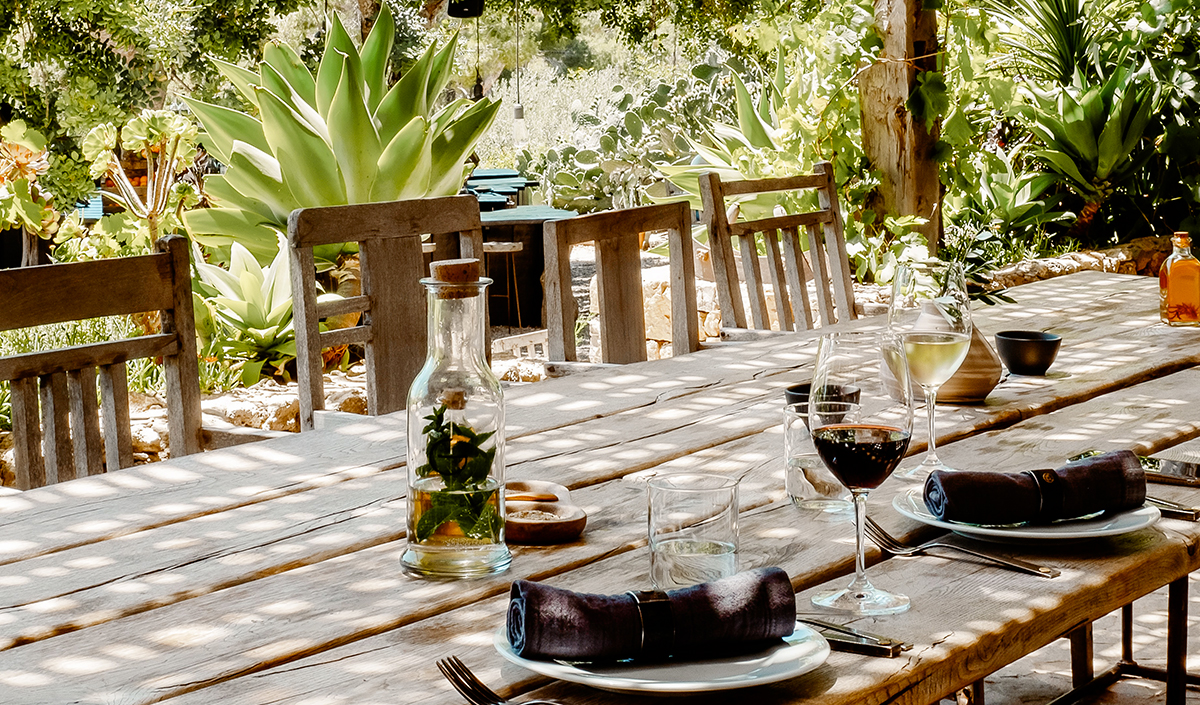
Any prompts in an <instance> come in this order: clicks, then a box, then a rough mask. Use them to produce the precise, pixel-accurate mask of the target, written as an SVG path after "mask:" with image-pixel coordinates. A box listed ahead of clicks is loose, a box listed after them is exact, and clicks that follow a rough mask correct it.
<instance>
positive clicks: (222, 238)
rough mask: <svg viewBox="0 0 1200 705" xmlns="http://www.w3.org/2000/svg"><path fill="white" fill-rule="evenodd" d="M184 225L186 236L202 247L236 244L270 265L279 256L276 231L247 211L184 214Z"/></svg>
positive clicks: (208, 211) (205, 211) (203, 209)
mask: <svg viewBox="0 0 1200 705" xmlns="http://www.w3.org/2000/svg"><path fill="white" fill-rule="evenodd" d="M183 222H184V225H185V226H186V227H187V229H188V233H189V234H190V235H191V236H192V238H193V239H195V240H196V242H199V243H200V244H201V245H205V246H208V247H228V246H229V245H230V244H231V243H233V242H238V243H240V244H242V245H244V246H245V247H246V249H248V250H249V251H250V253H251V254H253V255H254V258H255V259H257V260H258V261H260V262H270V261H271V260H272V259H273V258H274V257H275V255H276V254H278V253H279V241H278V239H277V235H278V232H279V231H278V230H276V229H274V228H272V227H270V226H269V225H267V224H266V223H265V222H264V221H263V219H262V218H261V217H260V216H258V215H256V214H254V213H252V212H249V211H245V210H239V209H233V208H199V209H196V210H191V211H187V212H185V213H184V214H183Z"/></svg>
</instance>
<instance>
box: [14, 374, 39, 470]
mask: <svg viewBox="0 0 1200 705" xmlns="http://www.w3.org/2000/svg"><path fill="white" fill-rule="evenodd" d="M11 384H12V386H11V387H10V390H9V391H10V395H11V400H12V431H13V460H14V461H15V462H16V466H17V467H16V470H17V489H19V490H28V489H31V488H34V487H41V486H43V485H45V484H46V463H45V459H44V458H43V457H42V421H41V412H40V411H39V410H38V388H37V378H36V377H24V378H21V379H14V380H12V382H11Z"/></svg>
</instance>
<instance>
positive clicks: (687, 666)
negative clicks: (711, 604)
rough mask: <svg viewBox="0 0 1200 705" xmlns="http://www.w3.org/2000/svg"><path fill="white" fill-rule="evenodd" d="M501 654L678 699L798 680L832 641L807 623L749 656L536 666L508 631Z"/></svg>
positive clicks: (499, 635) (613, 686)
mask: <svg viewBox="0 0 1200 705" xmlns="http://www.w3.org/2000/svg"><path fill="white" fill-rule="evenodd" d="M493 643H494V644H495V646H496V651H499V652H500V655H501V656H503V657H504V658H506V659H508V660H509V661H512V662H513V663H515V664H517V665H518V666H523V667H525V668H528V669H529V670H531V671H534V672H536V673H540V674H542V675H543V676H550V677H551V678H558V679H559V680H564V681H570V682H572V683H582V684H583V685H590V686H592V687H593V688H599V689H600V690H609V691H613V692H616V693H643V694H650V695H654V694H662V695H678V694H683V693H704V692H708V691H714V690H732V689H734V688H748V687H750V686H752V685H764V684H767V683H776V682H778V681H782V680H787V679H789V678H795V677H796V676H799V675H802V674H805V673H808V672H809V671H811V670H813V669H814V668H816V667H817V666H820V665H821V664H823V663H825V659H826V658H828V657H829V642H827V641H825V637H823V636H821V635H820V634H818V633H817V632H815V631H813V630H812V629H809V628H808V627H806V626H804V625H803V624H797V625H796V631H795V632H793V633H792V635H791V636H789V637H786V638H785V639H784V640H783V643H780V644H778V645H776V646H772V647H770V648H768V649H766V650H764V651H759V652H758V653H754V654H747V655H744V656H730V657H728V658H712V659H704V660H702V661H667V662H665V663H644V664H638V663H606V664H590V663H576V664H569V663H562V662H560V661H535V660H532V659H525V658H521V657H520V656H517V655H516V654H515V653H513V650H512V647H511V646H510V645H509V643H508V634H507V632H506V631H505V630H504V629H501V630H499V631H497V632H496V635H495V637H494V638H493Z"/></svg>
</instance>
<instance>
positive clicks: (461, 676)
mask: <svg viewBox="0 0 1200 705" xmlns="http://www.w3.org/2000/svg"><path fill="white" fill-rule="evenodd" d="M437 667H438V670H439V671H441V672H442V675H443V676H445V677H446V680H448V681H450V685H452V686H454V689H455V690H457V691H458V693H459V695H461V696H463V697H464V698H466V699H467V702H468V703H471V705H515V703H510V702H509V701H508V700H505V699H504V698H502V697H500V695H499V694H498V693H497V692H496V691H494V690H492V689H491V688H489V687H487V686H486V685H485V684H484V682H483V681H481V680H479V678H478V677H477V676H476V675H475V674H474V673H472V672H471V669H469V668H467V664H465V663H463V662H462V661H461V660H459V658H458V657H457V656H451V657H450V658H444V659H439V660H438V662H437ZM521 705H562V704H561V703H558V702H555V701H554V700H526V701H525V702H523V703H521Z"/></svg>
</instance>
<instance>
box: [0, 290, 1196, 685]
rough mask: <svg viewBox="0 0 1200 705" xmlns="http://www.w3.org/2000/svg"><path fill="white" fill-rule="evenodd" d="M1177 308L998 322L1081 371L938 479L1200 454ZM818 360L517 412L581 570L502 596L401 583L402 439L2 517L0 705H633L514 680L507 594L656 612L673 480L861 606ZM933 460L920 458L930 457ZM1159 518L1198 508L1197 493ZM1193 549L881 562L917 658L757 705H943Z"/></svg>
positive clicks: (1089, 549) (54, 495)
mask: <svg viewBox="0 0 1200 705" xmlns="http://www.w3.org/2000/svg"><path fill="white" fill-rule="evenodd" d="M1156 286H1157V281H1156V280H1154V279H1151V278H1144V277H1128V276H1122V275H1113V274H1100V273H1085V274H1078V275H1072V276H1069V277H1062V278H1059V279H1053V280H1047V281H1043V282H1038V283H1036V284H1031V285H1027V286H1024V287H1020V288H1018V289H1015V290H1013V291H1012V292H1011V293H1012V294H1013V296H1014V298H1016V299H1017V300H1018V302H1019V303H1018V304H1017V305H1004V306H997V307H990V308H983V309H980V310H978V311H977V313H976V323H977V325H978V326H979V327H980V328H981V329H982V330H983V331H984V332H985V333H988V334H991V333H994V332H996V331H999V330H1004V329H1011V328H1032V329H1039V330H1040V329H1048V330H1051V331H1054V332H1058V333H1061V334H1062V335H1063V337H1064V342H1063V346H1062V351H1061V353H1060V355H1059V358H1058V361H1057V362H1056V363H1055V365H1054V367H1053V368H1052V369H1051V372H1050V374H1049V375H1048V376H1047V377H1045V378H1011V379H1010V380H1009V381H1007V382H1006V383H1004V384H1002V385H1001V386H1000V387H998V388H997V389H996V390H995V391H994V392H993V393H992V394H991V395H990V396H989V398H988V400H987V402H986V403H985V404H983V405H980V406H974V407H966V406H963V407H940V408H939V411H938V435H939V443H949V445H945V446H944V447H943V448H940V450H939V452H940V453H941V454H942V455H943V457H944V458H946V460H947V461H948V462H950V463H951V464H955V465H957V466H960V467H995V468H1004V469H1011V470H1019V469H1026V468H1030V467H1043V466H1053V465H1057V464H1061V463H1062V462H1063V461H1064V460H1065V459H1066V457H1068V456H1070V455H1072V454H1074V453H1077V452H1080V451H1083V450H1087V449H1091V448H1098V449H1114V448H1133V449H1135V450H1138V451H1140V452H1152V451H1156V450H1159V449H1161V448H1163V447H1167V446H1170V445H1174V444H1176V443H1179V442H1182V441H1186V440H1188V439H1191V438H1193V437H1196V436H1198V435H1200V404H1198V402H1200V370H1197V369H1189V368H1192V367H1194V366H1195V365H1197V364H1200V330H1196V329H1171V328H1167V327H1166V326H1163V325H1161V324H1160V323H1159V322H1158V313H1157V307H1158V296H1157V289H1156ZM882 323H883V320H882V319H879V318H876V319H865V320H861V321H857V322H854V323H852V324H848V325H840V326H839V328H859V329H878V328H879V327H880V326H881V325H882ZM819 333H820V331H814V332H809V333H803V334H795V335H788V336H781V337H779V338H774V339H769V340H762V341H756V342H753V343H746V344H741V345H737V346H728V347H722V348H719V349H713V350H706V351H702V352H699V353H695V354H693V355H686V356H681V357H678V358H672V359H669V360H662V361H655V362H648V363H640V364H636V365H629V366H626V367H623V368H620V369H619V370H617V371H615V372H613V371H597V372H592V373H587V374H583V375H578V376H573V377H568V378H563V379H558V380H549V381H546V382H542V383H538V384H534V385H528V386H523V387H517V388H513V389H511V390H509V392H508V408H509V413H508V418H509V427H508V438H509V447H508V451H507V457H508V463H509V465H508V470H507V477H508V479H544V480H553V481H556V482H561V483H563V484H565V485H567V486H569V487H571V488H572V490H573V496H574V499H575V501H576V502H577V503H579V504H580V505H582V506H583V507H584V508H585V509H586V510H587V512H588V514H589V521H588V528H587V531H586V532H585V533H584V536H583V538H582V540H580V541H578V542H576V543H573V544H569V545H566V546H559V547H546V548H522V547H517V548H515V550H514V560H513V566H512V568H511V569H510V570H509V571H508V572H507V573H505V574H503V575H500V576H494V577H492V578H486V579H480V580H473V581H463V582H433V581H422V580H417V579H413V578H409V577H407V576H405V575H403V574H402V573H401V572H400V569H399V562H398V559H399V555H400V552H401V550H402V547H403V540H404V524H405V518H404V515H405V505H404V496H405V493H406V472H405V470H404V467H403V461H404V455H405V450H404V448H405V438H404V420H403V418H401V417H381V418H364V419H363V420H362V421H361V422H360V423H355V424H350V425H346V426H341V427H338V428H336V429H328V430H321V431H313V432H309V433H305V434H300V435H297V436H294V437H288V438H283V439H278V440H273V441H269V442H264V443H256V444H250V445H244V446H239V447H235V448H229V449H225V450H221V451H212V452H208V453H203V454H199V455H193V456H188V457H185V458H179V459H175V460H170V461H166V462H163V463H157V464H153V465H145V466H139V467H137V468H131V469H129V470H123V471H120V472H116V473H111V474H108V475H102V476H97V477H92V478H87V479H83V480H77V481H73V482H69V483H65V484H61V485H56V486H51V487H47V488H42V489H38V490H33V491H30V492H26V493H21V494H14V495H0V702H3V703H5V704H6V705H7V704H9V703H12V704H16V703H39V704H42V703H44V704H57V703H76V702H78V703H121V704H125V703H150V702H160V701H164V700H165V701H166V702H168V703H171V704H172V705H183V704H184V703H197V704H198V703H214V702H220V701H222V700H225V701H228V702H236V703H239V705H242V704H245V705H250V704H255V703H272V704H275V703H295V704H300V703H306V704H309V705H311V704H312V703H355V704H357V705H367V704H370V703H389V704H395V703H410V702H424V701H430V702H458V701H459V698H458V696H457V695H456V694H454V693H453V691H452V690H451V689H450V686H449V685H448V684H447V683H446V682H444V680H443V679H442V678H441V676H440V675H439V674H438V672H437V669H436V668H435V667H434V665H433V662H434V660H435V659H436V658H440V657H442V656H445V655H447V654H450V653H456V654H458V655H459V656H460V657H461V658H463V660H464V661H466V662H467V663H468V664H469V665H471V666H472V667H473V668H474V669H476V671H477V673H479V675H480V676H481V677H482V678H483V679H484V680H485V681H487V682H488V683H489V684H491V685H493V686H494V687H495V688H496V689H497V690H499V691H500V692H502V693H504V694H506V695H516V694H519V693H522V692H526V691H531V690H536V691H537V693H538V694H539V695H545V696H549V697H560V698H563V699H566V700H569V701H570V702H572V703H576V702H580V703H583V702H605V703H610V702H611V703H616V702H624V701H627V700H628V698H625V697H618V696H612V695H607V694H603V693H600V692H599V691H593V690H590V689H587V688H584V687H581V686H574V685H571V684H562V683H551V682H550V681H549V680H548V679H545V678H543V677H540V676H537V675H535V674H533V673H531V672H529V671H526V670H524V669H521V668H518V667H516V666H512V665H509V664H507V663H506V662H504V661H502V659H501V658H500V657H499V656H498V655H497V654H496V653H495V652H494V650H493V649H492V647H491V638H492V633H493V632H494V631H495V630H496V629H497V628H498V627H499V626H500V625H501V624H502V622H503V612H504V607H505V604H506V601H507V597H506V595H507V588H508V585H509V583H510V582H511V581H512V580H514V579H516V578H532V579H538V580H546V581H548V582H551V583H553V584H556V585H562V586H566V587H570V588H572V589H579V590H586V591H591V592H603V593H611V592H621V591H625V590H628V589H633V588H641V587H645V586H648V582H649V581H648V577H647V568H648V565H649V560H648V557H647V554H646V552H647V549H646V547H645V500H644V492H645V489H644V481H645V479H646V478H647V477H649V476H651V475H653V474H655V473H659V472H669V471H673V470H679V469H703V470H705V471H710V472H721V473H727V474H731V475H736V476H739V477H741V478H742V483H741V487H742V494H741V501H742V512H743V521H742V563H743V567H753V566H760V565H779V566H781V567H783V568H784V569H786V570H787V571H788V573H789V574H790V575H791V576H792V578H793V582H794V584H795V585H796V587H797V589H799V590H807V589H810V588H813V587H815V586H818V585H820V584H822V583H825V582H827V581H831V580H833V581H836V582H842V581H844V580H845V579H846V578H845V577H844V576H845V575H846V574H848V573H850V572H851V571H852V562H853V528H852V525H851V524H850V523H848V522H845V521H841V520H835V521H829V520H821V517H819V516H814V515H811V514H802V513H801V512H799V511H798V510H796V509H794V508H793V507H792V506H791V504H790V503H789V502H788V501H787V499H786V497H785V495H784V493H783V480H782V475H783V463H782V459H781V454H782V439H781V431H780V421H781V411H780V407H781V405H782V399H781V398H782V389H783V387H785V386H787V385H789V384H794V383H796V382H801V381H805V380H807V378H808V375H809V371H808V370H809V368H810V366H811V363H812V361H813V357H814V353H815V340H816V338H817V337H818V336H819ZM917 425H918V426H923V425H924V424H920V423H918V424H917ZM951 441H953V442H951ZM923 446H924V439H922V438H920V437H918V438H916V439H915V440H914V443H913V447H912V449H911V450H910V452H911V453H913V454H916V453H919V452H920V451H921V449H922V448H923ZM914 486H915V485H913V484H912V483H908V482H905V481H903V480H901V479H900V478H892V479H890V480H889V481H888V482H887V483H885V484H884V485H883V487H881V488H880V489H879V490H877V491H875V492H874V493H872V495H871V499H870V504H871V511H872V514H873V516H874V517H875V518H877V519H878V520H879V521H880V523H882V524H883V525H884V526H885V527H887V528H888V529H889V530H892V531H893V532H894V533H896V534H899V535H901V536H905V537H909V538H920V537H925V536H929V535H935V534H936V533H938V532H937V531H936V530H932V529H930V528H929V527H925V526H923V525H919V524H916V523H913V522H910V521H908V520H907V519H904V518H903V517H901V516H900V515H898V514H896V513H895V512H894V511H893V510H891V509H890V504H891V500H892V498H893V497H894V496H895V495H896V493H898V492H903V491H906V490H908V489H909V488H911V487H914ZM1154 492H1155V494H1158V495H1160V496H1164V497H1168V498H1172V499H1178V500H1185V501H1191V502H1200V492H1198V491H1195V490H1191V489H1188V488H1181V487H1163V486H1155V487H1154ZM1198 542H1200V527H1198V526H1197V525H1196V524H1190V523H1186V522H1179V521H1163V522H1161V523H1160V524H1158V525H1157V526H1156V527H1153V528H1150V529H1146V530H1143V531H1140V532H1137V533H1135V534H1131V535H1128V536H1124V537H1120V538H1118V539H1112V540H1100V541H1092V542H1087V543H1082V544H1073V545H1069V546H1052V547H1041V546H1039V547H1034V548H1027V547H1022V548H1016V547H994V548H1000V549H1001V550H1007V551H1012V553H1013V555H1023V556H1028V557H1030V558H1031V559H1032V560H1036V561H1038V562H1042V563H1046V564H1052V565H1054V566H1056V567H1059V568H1060V569H1061V570H1062V571H1063V575H1062V577H1060V578H1056V579H1054V580H1046V579H1043V578H1038V577H1035V576H1026V575H1021V574H1016V573H1011V572H1005V571H1001V570H997V569H995V568H992V567H990V566H986V565H983V564H978V563H974V562H970V561H962V560H947V559H943V558H940V557H928V556H922V557H917V558H911V559H891V560H887V561H883V562H882V563H879V561H880V560H881V556H880V555H879V553H878V552H876V551H874V550H872V551H871V552H870V554H869V559H870V560H871V562H873V563H878V565H875V566H874V567H873V568H872V569H871V573H872V576H873V577H874V578H876V579H877V580H878V582H879V583H880V584H882V585H885V586H890V587H897V588H900V587H901V586H903V590H904V591H906V592H907V593H908V594H909V595H910V596H912V598H913V604H914V607H913V609H912V610H911V611H910V612H908V613H906V614H904V615H898V616H893V617H886V618H879V619H877V620H862V624H864V625H868V628H869V629H872V630H874V631H883V632H885V633H887V634H889V635H892V636H898V637H902V638H904V639H906V640H909V641H912V642H913V643H915V644H916V648H915V649H914V650H913V651H912V652H909V653H908V654H906V655H905V657H903V658H900V659H894V660H887V659H868V658H864V657H857V656H850V655H846V654H834V655H833V657H831V659H830V660H829V662H828V663H827V664H826V665H824V666H822V667H821V668H819V669H818V670H817V671H815V672H813V673H812V674H809V675H807V676H804V677H802V678H798V679H794V680H792V681H789V682H786V683H783V684H778V685H775V686H770V687H766V688H762V689H759V690H758V691H756V692H757V696H756V697H760V698H761V699H763V700H764V701H765V702H781V703H782V702H790V701H795V700H798V699H806V701H808V700H809V699H810V700H811V701H812V702H820V703H859V702H865V703H876V702H905V703H910V702H911V703H922V702H929V701H931V700H933V699H935V698H937V697H940V696H942V695H945V694H947V693H949V692H952V691H953V690H954V689H956V688H960V687H963V686H964V685H966V684H967V683H970V682H972V681H974V680H976V679H978V678H980V677H982V676H984V675H986V674H987V673H990V672H991V671H993V670H995V669H996V668H999V667H1001V666H1003V665H1005V664H1007V663H1009V662H1011V661H1012V660H1015V659H1016V658H1018V657H1020V656H1022V655H1024V653H1027V652H1028V651H1030V650H1032V649H1035V648H1038V647H1040V646H1041V645H1043V644H1045V643H1047V642H1049V641H1050V640H1052V639H1054V638H1056V637H1057V636H1059V635H1061V634H1062V633H1064V632H1065V631H1067V630H1068V629H1070V628H1071V627H1073V626H1076V625H1077V624H1079V623H1081V622H1083V621H1086V620H1088V619H1094V618H1096V617H1099V616H1101V615H1103V614H1105V613H1106V612H1108V611H1110V610H1111V609H1113V608H1115V607H1116V606H1119V605H1120V604H1123V603H1124V602H1128V601H1129V600H1131V599H1134V598H1136V597H1139V596H1141V595H1144V594H1146V593H1148V592H1150V591H1152V590H1154V589H1156V588H1158V587H1160V586H1162V585H1164V584H1166V583H1167V582H1169V581H1170V580H1173V579H1176V578H1178V577H1180V576H1182V575H1186V574H1187V573H1188V572H1190V571H1191V570H1193V569H1195V568H1196V567H1198V565H1200V556H1198V555H1197V552H1196V550H1195V548H1196V545H1197V543H1198ZM800 599H801V601H802V602H801V604H802V606H803V605H806V604H807V597H806V596H802V597H801V598H800ZM872 624H873V625H874V626H873V627H872V626H870V625H872ZM697 700H703V698H698V699H697Z"/></svg>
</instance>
